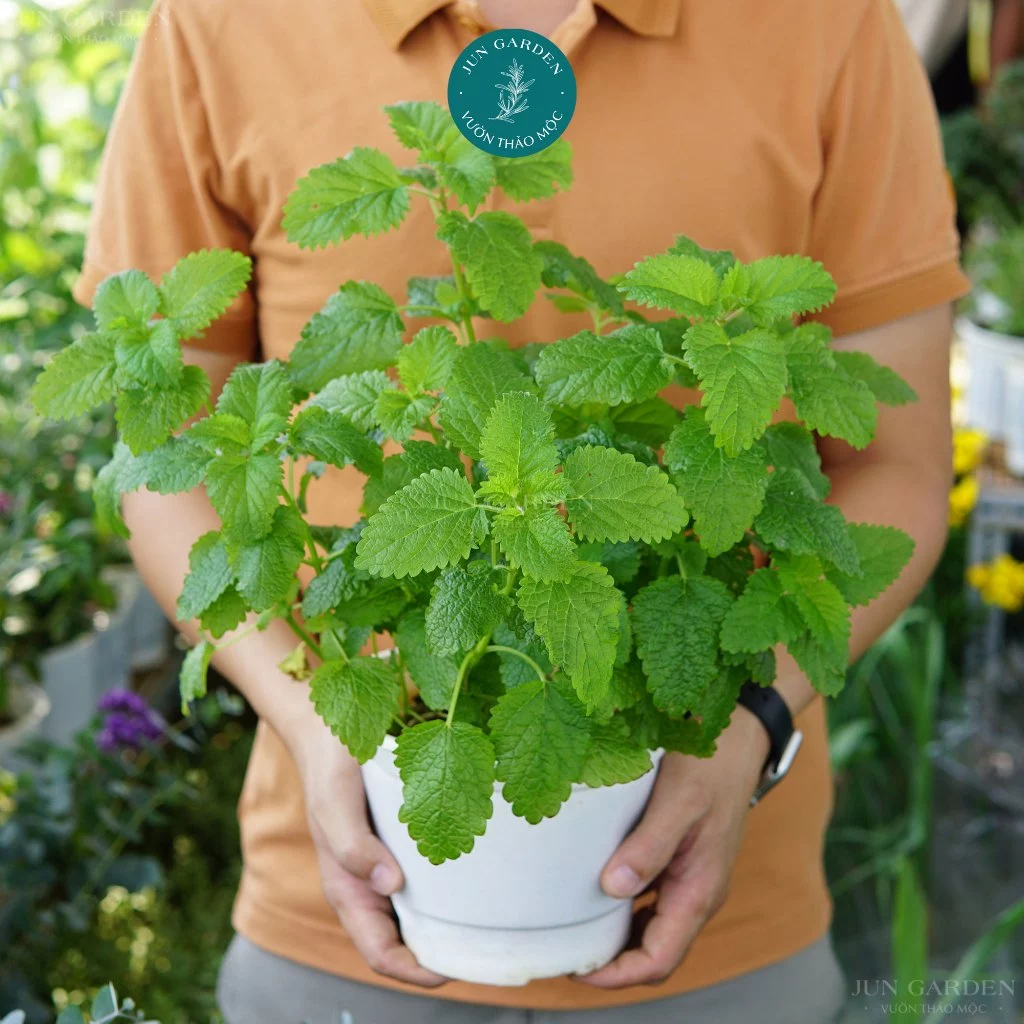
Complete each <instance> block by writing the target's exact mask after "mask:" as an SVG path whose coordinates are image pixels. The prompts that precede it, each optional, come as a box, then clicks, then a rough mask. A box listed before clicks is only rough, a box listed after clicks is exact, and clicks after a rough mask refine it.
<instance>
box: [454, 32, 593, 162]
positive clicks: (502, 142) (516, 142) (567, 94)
mask: <svg viewBox="0 0 1024 1024" xmlns="http://www.w3.org/2000/svg"><path fill="white" fill-rule="evenodd" d="M448 108H449V110H451V113H452V117H453V118H454V119H455V123H456V124H457V125H458V126H459V131H460V132H462V134H463V135H464V136H465V137H466V138H467V139H469V141H470V142H472V143H473V145H474V146H476V147H477V148H478V149H482V150H484V152H486V153H491V154H493V155H495V156H513V157H515V156H529V155H530V154H531V153H537V152H540V150H542V149H546V148H547V147H548V146H550V145H551V143H552V142H554V141H555V140H556V139H557V138H559V136H561V134H562V132H564V131H565V129H566V127H567V126H568V124H569V121H570V120H571V118H572V115H573V111H574V110H575V109H576V76H575V75H574V74H573V70H572V67H570V65H569V61H568V59H567V58H566V56H565V54H564V53H562V51H561V50H560V49H559V48H558V47H557V46H555V44H554V43H553V42H551V40H550V39H548V38H547V37H546V36H542V35H540V34H539V33H537V32H530V31H528V30H526V29H498V30H497V31H494V32H488V33H486V34H485V35H482V36H480V37H479V38H478V39H475V40H474V41H473V42H472V43H470V44H469V46H467V47H466V48H465V49H464V50H463V51H462V53H460V54H459V56H458V59H457V60H456V61H455V65H454V66H453V67H452V71H451V74H450V75H449V77H448Z"/></svg>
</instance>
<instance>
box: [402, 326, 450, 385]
mask: <svg viewBox="0 0 1024 1024" xmlns="http://www.w3.org/2000/svg"><path fill="white" fill-rule="evenodd" d="M457 355H458V342H457V341H456V340H455V335H454V334H452V332H451V331H449V330H448V328H447V327H424V328H423V329H422V330H419V331H417V332H416V336H415V337H414V338H413V339H412V341H411V342H410V343H409V344H408V345H405V346H404V347H403V348H402V351H401V352H400V353H399V355H398V379H399V380H400V381H401V382H402V386H403V387H404V388H405V389H406V390H407V391H409V392H410V393H412V394H419V393H420V392H421V391H440V390H441V389H442V388H443V387H444V386H445V385H446V384H447V383H448V378H449V377H450V376H451V372H452V369H453V368H454V366H455V357H456V356H457Z"/></svg>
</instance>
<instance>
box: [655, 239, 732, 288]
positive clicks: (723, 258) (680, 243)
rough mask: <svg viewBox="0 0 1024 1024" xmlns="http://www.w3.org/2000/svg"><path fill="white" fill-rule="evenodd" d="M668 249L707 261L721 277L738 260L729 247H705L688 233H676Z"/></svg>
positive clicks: (681, 254)
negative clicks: (689, 236)
mask: <svg viewBox="0 0 1024 1024" xmlns="http://www.w3.org/2000/svg"><path fill="white" fill-rule="evenodd" d="M668 251H669V252H671V253H676V254H677V255H679V256H692V257H694V258H695V259H698V260H701V261H702V262H704V263H707V264H708V265H709V266H711V267H712V268H713V269H714V271H715V273H716V274H717V275H718V277H719V279H721V278H723V277H725V274H726V272H727V271H728V270H729V268H730V267H731V266H732V265H733V264H734V263H735V262H736V257H735V256H733V254H732V253H731V252H729V251H728V250H727V249H705V248H704V247H703V246H701V245H698V244H697V243H696V242H695V241H693V239H692V238H687V237H686V235H676V240H675V242H674V243H673V244H672V245H671V246H670V247H669V250H668Z"/></svg>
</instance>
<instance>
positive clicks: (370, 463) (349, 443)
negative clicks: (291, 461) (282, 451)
mask: <svg viewBox="0 0 1024 1024" xmlns="http://www.w3.org/2000/svg"><path fill="white" fill-rule="evenodd" d="M288 443H289V445H290V446H291V447H292V448H294V449H295V450H296V451H297V452H300V453H302V454H303V455H312V456H313V458H314V459H319V460H321V461H322V462H328V463H330V464H331V465H332V466H347V465H348V464H349V463H352V464H353V465H355V467H356V468H357V469H358V470H360V472H363V473H377V472H380V469H381V465H382V463H383V459H384V457H383V455H382V454H381V450H380V447H379V446H378V445H377V444H376V443H375V442H374V441H372V440H371V439H370V438H368V437H367V436H366V435H365V434H363V433H362V432H361V431H359V430H357V429H356V428H355V427H354V426H352V424H351V423H350V422H349V421H348V419H347V418H346V417H345V416H343V415H342V414H341V413H338V412H328V411H327V410H326V409H324V408H322V407H321V406H310V407H309V408H306V409H303V410H302V412H300V413H299V414H298V416H296V417H295V419H294V420H293V421H292V425H291V429H290V430H289V431H288Z"/></svg>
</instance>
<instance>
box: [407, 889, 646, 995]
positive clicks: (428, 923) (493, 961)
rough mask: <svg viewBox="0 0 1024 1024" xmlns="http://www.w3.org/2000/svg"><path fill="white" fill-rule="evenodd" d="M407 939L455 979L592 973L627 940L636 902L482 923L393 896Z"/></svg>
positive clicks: (496, 981) (518, 980)
mask: <svg viewBox="0 0 1024 1024" xmlns="http://www.w3.org/2000/svg"><path fill="white" fill-rule="evenodd" d="M392 902H393V903H394V906H395V911H396V913H397V914H398V920H399V923H400V924H401V928H402V939H403V941H404V942H405V944H406V945H407V946H408V947H409V949H410V950H411V952H412V954H413V955H414V956H415V957H416V959H417V960H418V961H419V963H420V965H421V966H423V967H426V968H427V970H430V971H434V972H435V973H437V974H443V975H444V976H445V977H447V978H452V979H453V980H455V981H469V982H474V983H475V984H478V985H506V986H519V985H526V984H527V983H529V982H531V981H535V980H537V979H538V978H555V977H559V976H561V975H563V974H586V973H587V972H589V971H594V970H597V968H598V967H602V966H604V964H606V963H608V962H609V961H610V960H611V959H612V958H613V957H614V956H615V955H616V954H617V953H618V952H619V950H620V949H622V947H623V946H624V945H625V943H626V939H627V938H628V936H629V929H630V923H631V921H632V916H633V906H632V903H631V902H630V901H629V900H626V901H625V902H623V904H622V905H621V906H618V907H615V908H614V909H613V910H611V911H610V912H609V913H607V914H602V915H601V916H600V917H595V918H592V919H591V920H589V921H581V922H577V923H575V924H568V925H562V926H561V927H557V928H479V927H475V926H472V925H465V924H456V923H454V922H452V921H443V920H441V919H440V918H436V917H428V916H427V915H425V914H423V913H420V912H418V911H415V910H412V909H410V908H409V907H407V906H405V901H404V900H403V899H402V896H401V894H398V895H396V896H394V897H392Z"/></svg>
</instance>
